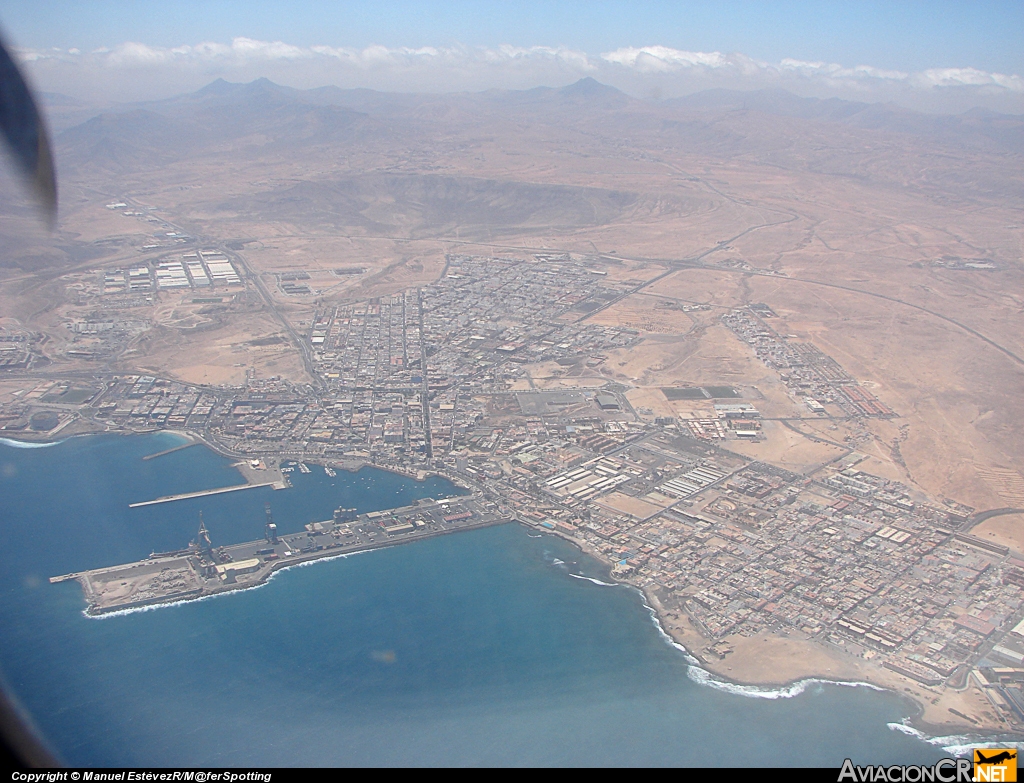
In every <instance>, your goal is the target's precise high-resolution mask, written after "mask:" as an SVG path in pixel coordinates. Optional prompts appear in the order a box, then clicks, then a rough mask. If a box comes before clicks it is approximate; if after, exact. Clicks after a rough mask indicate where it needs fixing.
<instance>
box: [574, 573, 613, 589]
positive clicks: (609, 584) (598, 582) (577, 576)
mask: <svg viewBox="0 0 1024 783" xmlns="http://www.w3.org/2000/svg"><path fill="white" fill-rule="evenodd" d="M569 576H571V577H572V578H573V579H583V580H584V581H587V582H593V583H594V584H595V585H600V586H601V587H618V586H619V585H618V583H617V582H602V581H601V580H600V579H595V578H594V577H592V576H584V575H583V574H569Z"/></svg>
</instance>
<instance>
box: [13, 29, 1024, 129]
mask: <svg viewBox="0 0 1024 783" xmlns="http://www.w3.org/2000/svg"><path fill="white" fill-rule="evenodd" d="M17 54H18V55H19V56H20V58H21V60H22V62H24V63H25V64H26V68H27V69H28V71H29V74H30V76H31V78H33V79H34V81H35V82H36V84H37V85H38V86H39V87H40V88H41V89H43V90H46V91H52V92H61V93H65V94H67V95H71V96H72V97H80V98H84V99H92V100H95V99H102V100H145V99H150V98H160V97H166V96H169V95H172V94H176V93H180V92H184V91H187V90H193V89H196V88H198V87H200V86H202V85H204V84H206V83H208V82H209V81H212V80H213V79H216V78H225V79H227V80H229V81H248V80H250V79H254V78H258V77H261V76H265V77H267V78H270V79H272V80H274V81H277V82H279V83H282V84H287V85H290V86H294V87H315V86H322V85H326V84H334V85H337V86H339V87H368V88H372V89H378V90H395V91H424V92H457V91H463V90H484V89H489V88H494V87H497V88H509V89H525V88H530V87H535V86H538V85H548V86H560V85H563V84H568V83H570V82H572V81H575V80H576V79H579V78H581V77H583V76H592V77H594V78H596V79H598V80H599V81H602V82H605V83H607V84H611V85H614V86H616V87H618V88H619V89H622V90H624V91H626V92H628V93H630V94H633V95H637V96H641V97H665V98H668V97H675V96H679V95H685V94H688V93H692V92H695V91H698V90H702V89H709V88H714V87H724V88H730V89H747V90H751V89H763V88H781V89H787V90H791V91H792V92H795V93H797V94H799V95H805V96H813V97H820V98H827V97H840V98H847V99H855V100H863V101H895V102H897V103H900V104H903V105H906V106H908V107H910V108H916V109H924V110H929V111H963V110H965V109H967V108H970V107H972V106H985V107H988V108H991V109H995V110H998V111H1006V112H1012V113H1022V112H1024V79H1022V78H1021V77H1020V76H1018V75H1016V74H1012V75H1011V74H1002V73H990V72H988V71H983V70H979V69H977V68H972V67H949V68H930V69H927V70H923V71H915V72H904V71H894V70H886V69H883V68H876V67H874V66H870V65H857V66H853V67H849V66H844V65H840V64H837V63H827V62H808V61H805V60H797V59H788V58H787V59H783V60H781V61H780V62H777V63H769V62H763V61H760V60H755V59H753V58H751V57H747V56H746V55H744V54H739V53H730V54H723V53H721V52H690V51H683V50H680V49H673V48H670V47H667V46H644V47H623V48H619V49H615V50H614V51H610V52H604V53H601V54H596V55H595V54H588V53H587V52H582V51H578V50H574V49H569V48H565V47H549V46H531V47H520V46H499V47H495V48H488V47H480V46H464V45H455V46H446V47H432V46H425V47H420V48H407V47H397V48H395V47H385V46H368V47H365V48H362V49H356V48H347V47H333V46H308V47H303V46H295V45H292V44H288V43H285V42H283V41H258V40H254V39H251V38H235V39H234V40H233V41H231V43H228V44H225V43H218V42H206V43H200V44H197V45H194V46H177V47H173V48H160V47H152V46H148V45H146V44H142V43H134V42H128V43H123V44H120V45H119V46H115V47H113V48H101V49H96V50H93V51H89V52H84V51H80V50H78V49H67V50H61V49H22V50H18V52H17Z"/></svg>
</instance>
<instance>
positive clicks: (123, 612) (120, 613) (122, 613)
mask: <svg viewBox="0 0 1024 783" xmlns="http://www.w3.org/2000/svg"><path fill="white" fill-rule="evenodd" d="M390 548H391V547H389V546H382V547H380V548H378V549H360V550H359V551H358V552H342V553H341V554H338V555H331V556H330V557H318V558H315V559H313V560H304V561H302V562H301V563H293V564H292V565H287V566H284V567H283V568H279V569H277V570H276V571H274V572H272V573H271V574H270V576H268V577H267V578H266V579H265V580H264V581H262V582H260V583H259V584H255V585H251V586H249V587H240V588H238V589H237V590H225V591H223V592H220V593H213V594H211V595H200V596H196V597H195V598H182V599H181V600H180V601H163V602H161V603H156V604H147V605H146V606H132V607H130V608H128V609H118V610H116V611H113V612H104V613H103V614H88V612H87V611H86V610H85V609H83V610H82V615H83V616H85V617H87V618H89V619H90V620H106V619H107V618H109V617H127V616H128V615H130V614H140V613H141V612H152V611H154V610H156V609H167V608H170V607H172V606H185V605H186V604H197V603H199V602H200V601H209V600H210V599H211V598H221V597H223V596H227V595H241V594H242V593H248V592H250V591H252V590H259V589H260V588H262V587H266V586H267V585H268V584H270V583H271V582H272V581H273V580H274V577H276V576H277V575H278V574H282V573H284V572H285V571H291V570H292V569H293V568H304V567H305V566H311V565H316V564H317V563H326V562H328V561H330V560H342V559H344V558H346V557H352V556H353V555H362V554H365V553H367V552H379V551H381V550H382V549H390Z"/></svg>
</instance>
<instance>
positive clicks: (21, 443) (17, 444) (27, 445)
mask: <svg viewBox="0 0 1024 783" xmlns="http://www.w3.org/2000/svg"><path fill="white" fill-rule="evenodd" d="M63 442H64V441H62V440H53V441H49V442H48V443H34V442H29V441H27V440H11V439H10V438H0V443H3V444H4V445H5V446H10V447H11V448H13V449H48V448H49V447H50V446H59V445H60V444H61V443H63Z"/></svg>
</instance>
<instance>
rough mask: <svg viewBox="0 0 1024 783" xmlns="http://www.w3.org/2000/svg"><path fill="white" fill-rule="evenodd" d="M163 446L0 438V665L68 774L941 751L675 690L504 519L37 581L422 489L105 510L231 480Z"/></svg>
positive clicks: (675, 679)
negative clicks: (126, 583) (176, 581)
mask: <svg viewBox="0 0 1024 783" xmlns="http://www.w3.org/2000/svg"><path fill="white" fill-rule="evenodd" d="M177 442H179V441H177V440H175V436H172V435H168V434H157V435H147V436H133V437H123V436H112V435H105V436H90V437H83V438H74V439H71V440H68V441H65V442H63V443H59V444H56V445H53V446H49V447H47V448H33V449H26V448H15V447H12V446H10V445H7V444H4V443H2V442H0V536H2V541H3V550H4V567H3V569H2V570H0V598H2V600H0V675H2V677H3V681H4V684H5V687H7V688H8V689H10V690H12V691H13V692H14V694H15V695H16V696H17V698H18V699H19V700H20V701H21V703H22V704H23V705H24V706H25V707H26V708H27V710H28V711H29V712H30V713H31V715H32V717H33V720H34V721H35V722H36V725H37V726H38V728H39V729H40V731H41V732H42V734H43V735H44V737H45V738H46V741H47V742H48V743H49V744H50V745H51V747H52V748H53V749H54V750H55V751H56V753H57V754H58V755H59V756H60V757H61V758H62V759H64V760H65V761H66V762H68V763H70V764H76V765H94V766H100V765H103V766H119V765H147V766H150V765H152V766H164V765H167V766H171V765H198V764H203V765H219V766H233V765H261V766H262V765H267V766H278V765H285V766H293V765H294V766H303V765H332V766H348V765H388V764H393V765H699V766H738V765H781V764H786V765H830V766H835V767H838V766H839V765H840V764H841V763H842V760H843V759H844V758H846V757H851V758H853V759H854V761H855V762H856V763H860V764H868V763H870V764H879V763H884V764H890V763H919V762H928V761H932V760H935V759H937V758H940V757H942V756H944V755H946V754H945V753H944V752H943V751H942V750H941V748H937V747H934V746H932V745H929V744H927V743H925V742H922V741H921V740H919V739H917V738H915V737H912V736H908V735H906V734H904V733H901V732H898V731H893V730H892V729H891V728H890V727H889V726H888V725H887V724H889V723H892V722H897V721H900V720H901V719H903V718H904V717H905V716H907V715H908V714H910V712H911V710H912V705H911V704H910V703H909V702H907V701H906V700H904V699H902V698H901V697H899V696H898V695H896V694H891V693H885V692H879V691H874V690H869V689H865V688H850V687H840V686H834V685H827V684H811V685H809V686H808V687H807V688H806V689H804V690H803V692H801V693H800V694H799V695H796V696H793V697H792V698H775V699H766V698H749V697H744V696H741V695H737V694H734V693H728V692H725V691H722V690H719V689H715V688H712V687H708V686H706V685H700V684H698V683H696V682H694V680H693V679H692V678H691V676H690V675H691V673H692V670H691V669H690V665H689V663H688V662H687V660H686V657H685V656H684V654H683V653H681V652H680V651H679V650H678V649H676V648H675V647H673V646H672V645H670V644H669V643H667V642H666V640H665V638H664V637H663V635H662V634H660V633H659V630H658V628H657V627H656V625H655V623H654V622H653V621H652V617H651V614H650V612H649V610H648V609H647V608H646V607H645V604H644V602H643V599H642V596H641V595H640V594H639V593H638V592H636V591H635V590H632V589H630V588H627V587H621V586H616V587H604V586H601V585H598V584H595V583H593V582H591V581H587V580H585V579H578V578H573V574H575V575H577V576H579V575H584V576H591V577H595V578H598V579H607V574H606V571H605V569H604V567H603V566H602V565H601V564H600V563H598V562H596V561H594V560H592V559H591V558H589V557H587V556H585V555H584V554H582V553H581V552H580V551H579V550H578V549H576V548H575V547H573V546H572V545H571V544H570V543H568V542H566V541H564V540H562V539H559V538H557V537H555V536H551V535H539V534H538V533H536V532H534V531H532V530H528V529H527V528H525V527H522V526H520V525H517V524H514V523H513V524H508V525H502V526H499V527H494V528H488V529H483V530H476V531H469V532H465V533H459V534H455V535H449V536H443V537H439V538H434V539H430V540H427V541H422V542H418V543H414V544H409V545H403V546H395V547H391V548H388V549H382V550H377V551H373V552H368V553H362V554H358V555H353V556H349V557H343V558H338V559H334V560H330V561H320V562H317V563H314V564H310V565H307V566H303V567H299V568H292V569H288V570H286V571H283V572H279V573H278V574H276V575H275V576H274V577H273V579H271V580H270V582H268V583H267V584H266V585H264V586H262V587H259V588H256V589H253V590H246V591H239V592H235V593H229V594H225V595H221V596H217V597H215V598H211V599H206V600H202V601H193V602H187V603H182V604H179V605H173V606H165V607H160V608H157V609H152V610H149V611H140V612H133V613H128V614H123V615H117V616H112V617H106V618H103V619H93V618H87V617H85V616H84V615H83V613H82V610H83V608H84V601H83V599H82V595H81V590H80V588H79V587H78V585H77V583H73V582H72V583H64V584H58V585H51V584H49V583H48V582H47V579H48V577H50V576H53V575H55V574H61V573H66V572H69V571H80V570H84V569H88V568H95V567H100V566H104V565H112V564H115V563H121V562H128V561H131V560H135V559H138V558H141V557H145V556H146V555H147V554H149V552H151V551H153V550H158V551H159V550H166V549H175V548H179V547H181V546H183V545H184V544H185V543H187V542H188V540H189V539H191V538H193V537H194V535H195V531H196V528H197V527H198V513H199V510H200V509H201V510H202V511H203V516H204V519H205V521H206V524H207V526H208V528H209V529H210V532H211V536H212V538H213V541H214V544H216V545H219V544H228V543H233V542H237V541H245V540H251V539H254V538H258V537H260V536H261V535H262V530H263V522H264V514H263V504H264V503H265V502H270V503H271V505H272V508H273V512H274V518H275V521H276V522H277V524H278V525H279V528H280V530H281V532H283V533H286V532H291V531H294V530H299V529H301V528H302V525H304V524H305V523H306V522H309V521H311V520H314V519H317V520H319V519H325V518H328V517H329V516H330V513H331V511H332V510H333V509H334V508H335V507H337V506H346V507H356V508H358V509H359V510H360V511H361V512H365V511H371V510H376V509H380V508H387V507H393V506H396V505H402V504H405V503H408V502H411V501H412V500H414V499H416V498H418V497H426V496H431V497H443V496H445V495H449V494H454V493H456V492H458V489H457V488H456V487H454V485H451V484H450V483H449V482H447V481H446V480H444V479H440V478H431V479H428V480H426V481H423V482H417V481H414V480H412V479H408V478H406V477H403V476H399V475H396V474H393V473H389V472H386V471H382V470H376V469H372V468H364V469H363V470H361V471H359V472H356V473H348V472H344V471H339V472H338V474H337V477H335V478H331V477H329V476H327V475H326V474H325V473H324V472H323V471H322V469H319V468H316V467H314V468H313V470H312V472H311V473H309V474H301V473H298V472H296V473H293V474H292V480H293V483H294V485H295V486H294V487H293V488H291V489H288V490H282V491H274V490H271V489H269V488H265V489H263V488H261V489H253V490H248V491H245V492H237V493H229V494H224V495H217V496H210V497H205V498H197V499H193V500H186V501H178V502H174V503H169V504H163V505H158V506H148V507H142V508H137V509H129V508H128V504H129V503H132V502H136V501H139V500H148V499H151V498H155V497H159V496H163V495H169V494H174V493H179V492H189V491H195V490H199V489H207V488H212V487H217V486H229V485H232V484H237V483H239V481H240V479H239V476H238V473H237V471H235V470H234V469H233V468H231V467H230V463H229V461H228V460H226V459H225V458H223V457H220V456H218V455H216V454H215V453H213V452H212V451H210V450H208V449H206V448H205V447H202V446H196V447H193V448H190V449H187V450H182V451H179V452H175V453H172V454H168V455H166V456H162V457H159V458H157V459H153V460H149V461H143V460H142V459H141V457H142V456H144V455H146V454H151V453H154V452H157V451H161V450H162V449H166V448H169V447H171V446H173V445H175V444H176V443H177Z"/></svg>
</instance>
